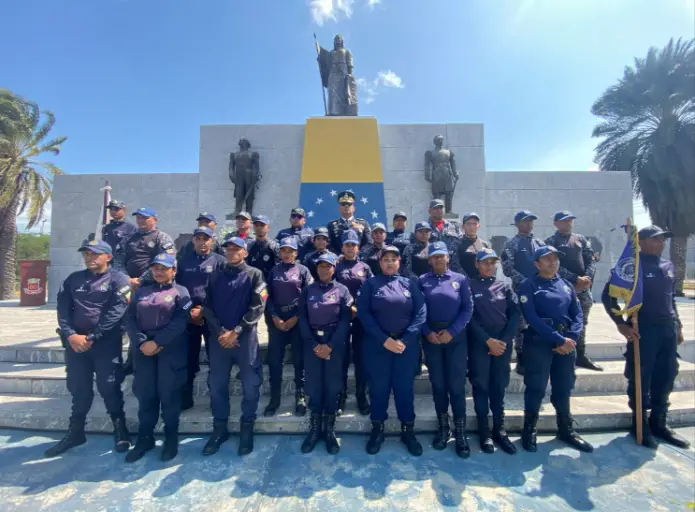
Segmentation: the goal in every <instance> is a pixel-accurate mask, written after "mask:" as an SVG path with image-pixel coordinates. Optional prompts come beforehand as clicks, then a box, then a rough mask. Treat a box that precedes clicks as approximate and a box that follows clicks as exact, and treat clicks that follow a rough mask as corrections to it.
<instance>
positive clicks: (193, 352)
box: [176, 227, 227, 411]
mask: <svg viewBox="0 0 695 512" xmlns="http://www.w3.org/2000/svg"><path fill="white" fill-rule="evenodd" d="M192 243H193V250H192V251H185V252H180V253H179V254H178V255H177V265H176V266H177V268H178V270H177V272H176V283H177V284H179V285H180V286H183V287H184V288H186V290H188V293H189V295H190V296H191V301H192V303H193V306H192V307H191V311H190V319H189V322H188V328H187V334H188V364H187V368H188V372H187V375H188V379H187V380H186V385H185V386H184V388H183V392H182V397H181V409H182V410H184V411H185V410H187V409H190V408H191V407H193V382H194V381H195V376H196V374H197V373H198V372H199V371H200V347H201V339H205V350H206V351H208V350H209V344H210V329H209V328H208V325H207V324H206V323H205V318H204V317H203V303H204V302H205V292H206V290H207V287H208V284H209V282H210V276H211V275H212V273H213V272H215V271H218V270H220V269H222V268H223V267H224V266H225V264H226V263H227V262H226V260H225V258H224V257H222V256H220V255H219V254H217V253H216V252H214V250H213V247H214V246H215V244H216V243H217V242H216V240H215V237H214V233H213V231H212V230H211V229H210V228H207V227H198V228H196V229H195V230H194V231H193V240H192Z"/></svg>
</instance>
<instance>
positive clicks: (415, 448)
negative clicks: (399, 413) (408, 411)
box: [401, 421, 422, 457]
mask: <svg viewBox="0 0 695 512" xmlns="http://www.w3.org/2000/svg"><path fill="white" fill-rule="evenodd" d="M414 427H415V422H414V421H403V422H401V443H403V444H404V445H406V446H407V447H408V452H410V455H414V456H415V457H419V456H420V455H422V445H421V444H420V442H419V441H418V440H417V438H416V437H415V431H414Z"/></svg>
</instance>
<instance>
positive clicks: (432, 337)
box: [427, 331, 440, 345]
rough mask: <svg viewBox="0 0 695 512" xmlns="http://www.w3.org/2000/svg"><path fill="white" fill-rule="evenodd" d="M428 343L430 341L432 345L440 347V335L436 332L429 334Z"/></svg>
mask: <svg viewBox="0 0 695 512" xmlns="http://www.w3.org/2000/svg"><path fill="white" fill-rule="evenodd" d="M427 341H429V342H430V343H432V344H434V345H439V343H440V341H439V335H437V333H436V332H434V331H432V332H431V333H429V334H428V335H427Z"/></svg>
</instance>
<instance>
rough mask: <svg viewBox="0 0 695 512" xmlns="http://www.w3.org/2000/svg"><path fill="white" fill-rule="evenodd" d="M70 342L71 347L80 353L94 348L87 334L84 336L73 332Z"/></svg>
mask: <svg viewBox="0 0 695 512" xmlns="http://www.w3.org/2000/svg"><path fill="white" fill-rule="evenodd" d="M68 343H70V347H71V348H72V349H73V350H74V351H75V352H78V353H82V352H87V351H88V350H89V349H90V348H92V342H91V341H88V340H87V336H83V335H82V334H71V335H70V336H69V337H68Z"/></svg>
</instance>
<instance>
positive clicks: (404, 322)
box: [357, 245, 427, 456]
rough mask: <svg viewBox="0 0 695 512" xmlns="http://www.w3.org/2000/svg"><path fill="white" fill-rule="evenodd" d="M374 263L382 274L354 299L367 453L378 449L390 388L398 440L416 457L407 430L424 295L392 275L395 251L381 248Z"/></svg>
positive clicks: (411, 434) (412, 419)
mask: <svg viewBox="0 0 695 512" xmlns="http://www.w3.org/2000/svg"><path fill="white" fill-rule="evenodd" d="M380 266H381V271H382V273H383V274H382V275H380V276H375V277H372V278H371V279H368V280H367V281H366V282H365V283H364V285H362V288H361V289H360V291H359V293H358V298H357V318H359V319H360V322H362V325H363V326H364V330H365V332H366V337H365V341H364V361H365V368H366V370H367V381H368V384H369V396H370V398H371V401H372V414H371V419H372V432H371V434H370V436H369V441H368V442H367V453H369V454H372V455H373V454H375V453H377V452H379V450H380V449H381V445H382V444H383V443H384V422H385V421H386V419H387V417H388V415H387V413H386V410H387V408H388V404H389V397H390V396H391V392H392V391H393V395H394V399H395V401H396V411H397V413H398V419H399V420H400V421H401V442H403V443H404V444H405V445H406V446H407V447H408V451H409V452H410V453H411V454H412V455H415V456H419V455H422V445H421V444H420V443H419V442H418V440H417V438H416V437H415V433H414V431H413V428H414V425H415V404H414V401H415V396H414V393H413V386H414V381H415V374H416V372H417V369H418V360H419V356H420V336H419V335H420V329H421V328H422V325H423V324H424V323H425V320H426V319H427V308H426V306H425V298H424V297H423V296H422V293H421V292H420V288H419V287H418V285H417V283H416V282H415V281H412V280H410V279H408V278H406V277H403V276H399V275H398V270H399V267H400V255H399V252H398V249H396V248H395V247H393V246H390V245H389V246H386V247H384V249H383V250H382V251H381V261H380Z"/></svg>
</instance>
